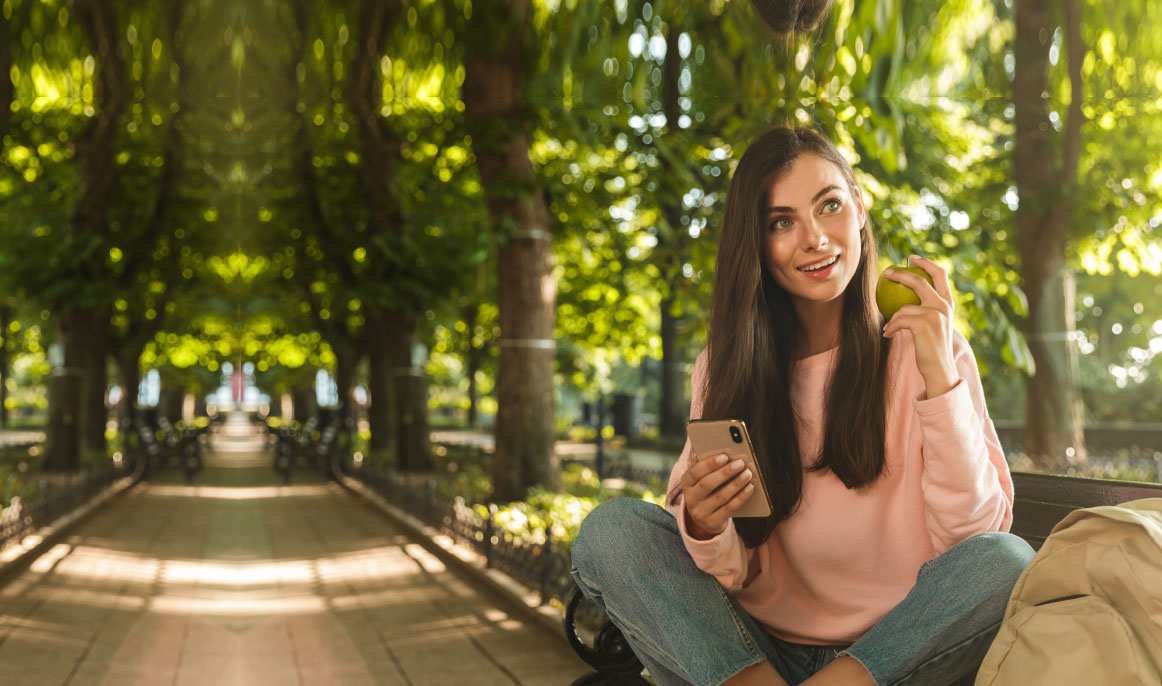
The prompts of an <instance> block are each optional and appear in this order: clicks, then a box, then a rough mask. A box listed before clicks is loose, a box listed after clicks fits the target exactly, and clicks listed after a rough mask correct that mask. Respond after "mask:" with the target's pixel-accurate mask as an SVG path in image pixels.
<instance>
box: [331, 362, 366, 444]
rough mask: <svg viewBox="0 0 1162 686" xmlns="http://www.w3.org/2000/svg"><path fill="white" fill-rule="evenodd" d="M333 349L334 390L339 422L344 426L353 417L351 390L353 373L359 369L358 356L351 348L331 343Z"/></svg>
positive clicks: (353, 403)
mask: <svg viewBox="0 0 1162 686" xmlns="http://www.w3.org/2000/svg"><path fill="white" fill-rule="evenodd" d="M331 349H332V350H333V351H335V392H336V395H338V396H339V424H340V425H342V426H344V427H346V426H349V425H350V424H352V423H353V422H352V420H354V419H355V401H354V400H353V399H352V398H351V391H352V389H354V388H355V373H356V371H357V370H358V369H359V357H358V355H356V354H355V352H354V351H353V350H347V349H346V348H344V347H342V346H339V345H335V344H334V343H332V344H331Z"/></svg>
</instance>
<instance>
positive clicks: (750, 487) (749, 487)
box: [742, 484, 754, 493]
mask: <svg viewBox="0 0 1162 686" xmlns="http://www.w3.org/2000/svg"><path fill="white" fill-rule="evenodd" d="M742 490H744V491H746V492H747V493H750V492H751V491H753V490H754V484H747V485H746V488H744V489H742Z"/></svg>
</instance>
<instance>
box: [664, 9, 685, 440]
mask: <svg viewBox="0 0 1162 686" xmlns="http://www.w3.org/2000/svg"><path fill="white" fill-rule="evenodd" d="M680 35H681V29H680V27H679V26H678V25H677V24H676V23H671V25H670V30H669V33H668V35H667V36H666V61H665V64H664V65H663V67H662V113H663V114H664V115H665V116H666V133H665V134H664V135H665V136H666V137H667V138H674V137H676V133H677V131H678V130H679V127H678V119H679V118H680V117H681V116H682V110H681V108H680V107H679V103H678V97H679V93H678V80H679V77H680V76H681V72H682V60H681V58H680V57H679V55H678V37H679V36H680ZM662 173H663V175H664V177H665V178H664V179H663V183H661V184H659V185H658V190H659V193H658V195H657V202H658V206H659V208H661V211H662V218H663V219H664V220H665V222H666V224H667V226H668V230H661V229H659V230H658V245H657V247H656V248H655V251H656V254H658V255H661V256H662V260H661V264H659V265H658V267H659V269H660V270H661V272H662V288H663V289H666V295H665V297H663V298H662V304H661V330H660V334H661V339H662V365H661V366H662V369H661V377H662V378H661V386H662V388H661V397H660V398H659V399H658V400H659V403H658V404H659V407H658V423H659V425H660V426H659V432H660V433H661V435H662V437H663V438H672V437H674V436H682V435H684V434H685V433H686V420H687V419H688V418H689V416H688V415H689V409H690V406H689V405H688V404H685V403H684V402H683V399H684V397H685V395H686V394H685V392H684V389H685V387H686V379H685V373H684V365H685V362H686V360H685V355H683V354H682V350H681V348H680V347H679V346H678V333H679V329H680V327H681V324H682V318H681V316H680V315H675V314H674V303H675V301H676V298H675V294H674V284H676V283H677V282H678V280H679V279H680V278H681V260H680V259H678V257H677V256H678V254H680V253H681V252H682V247H683V246H682V243H683V242H684V241H683V240H682V233H681V232H682V228H683V227H682V205H681V200H680V199H681V197H682V195H683V194H684V192H685V191H684V190H683V189H682V188H681V183H680V179H679V176H678V174H677V173H676V171H675V170H673V169H669V168H668V167H663V168H662Z"/></svg>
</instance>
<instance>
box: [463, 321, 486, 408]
mask: <svg viewBox="0 0 1162 686" xmlns="http://www.w3.org/2000/svg"><path fill="white" fill-rule="evenodd" d="M478 311H479V308H478V307H477V306H476V303H472V304H470V305H468V306H467V307H465V308H464V323H465V324H466V325H467V327H468V331H467V333H466V334H465V336H466V337H467V339H468V350H467V353H466V354H465V356H464V357H465V360H464V369H465V373H466V374H467V376H468V428H470V429H474V428H476V422H477V416H476V412H477V409H476V407H477V401H478V399H477V397H476V395H477V390H476V374H477V372H479V371H480V355H481V352H482V351H481V349H480V348H479V347H478V346H477V345H476V317H477V312H478Z"/></svg>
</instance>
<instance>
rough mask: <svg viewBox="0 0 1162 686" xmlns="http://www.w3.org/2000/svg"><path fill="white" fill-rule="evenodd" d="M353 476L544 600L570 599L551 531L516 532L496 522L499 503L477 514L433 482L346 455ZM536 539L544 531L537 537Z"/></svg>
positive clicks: (562, 556)
mask: <svg viewBox="0 0 1162 686" xmlns="http://www.w3.org/2000/svg"><path fill="white" fill-rule="evenodd" d="M339 467H340V469H341V471H342V473H343V474H344V475H345V476H348V477H350V478H353V479H355V480H357V481H359V482H360V483H362V484H363V485H364V486H366V487H367V488H368V489H370V490H371V491H373V492H374V493H376V494H378V495H379V496H381V497H382V498H384V499H385V500H387V501H388V502H390V503H391V504H392V505H395V506H396V507H398V508H400V509H402V510H404V511H405V512H407V513H408V514H409V515H411V516H413V517H415V518H417V519H419V520H420V521H422V522H423V523H424V524H427V525H428V526H431V527H433V528H435V529H437V530H439V531H441V532H443V533H445V534H447V535H449V536H451V537H452V538H453V539H455V540H456V541H457V542H459V543H463V544H465V545H467V546H469V547H471V548H472V549H473V550H475V551H476V552H478V553H480V554H481V555H482V556H483V557H484V559H485V564H486V566H487V567H489V568H491V569H497V570H499V571H501V572H504V573H505V574H507V575H508V576H510V577H513V578H514V579H516V580H517V581H520V582H521V583H522V584H524V585H525V586H526V587H527V588H530V589H532V590H533V591H536V592H537V593H539V594H540V596H541V603H542V604H545V603H548V602H549V601H550V600H557V601H559V602H561V603H565V602H567V601H568V599H569V596H570V595H571V594H572V592H573V588H574V583H573V579H572V577H570V576H569V570H570V567H571V563H570V558H569V555H568V553H565V552H562V551H560V550H557V549H556V548H555V547H554V546H553V539H552V536H551V531H544V532H543V536H544V538H543V542H537V541H531V540H528V539H525V538H522V537H518V536H513V535H511V534H509V533H508V532H505V531H503V530H502V529H501V528H500V527H498V526H497V524H496V506H495V505H493V506H491V507H490V508H489V516H488V517H487V518H485V517H481V516H480V515H478V514H477V513H476V512H475V511H474V510H473V509H472V508H471V507H469V506H468V505H466V504H465V503H464V499H463V498H460V497H457V498H456V499H455V500H453V501H451V502H449V501H447V500H443V499H441V498H439V497H438V496H437V495H436V493H435V483H434V482H431V481H425V482H416V481H415V480H414V479H412V478H411V477H409V476H406V475H401V474H398V473H396V472H394V471H393V470H391V469H387V468H384V467H380V466H375V465H370V464H362V465H360V466H355V465H353V464H351V463H350V462H348V461H343V462H342V463H340V465H339ZM535 538H537V539H539V538H540V536H537V537H535Z"/></svg>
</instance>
